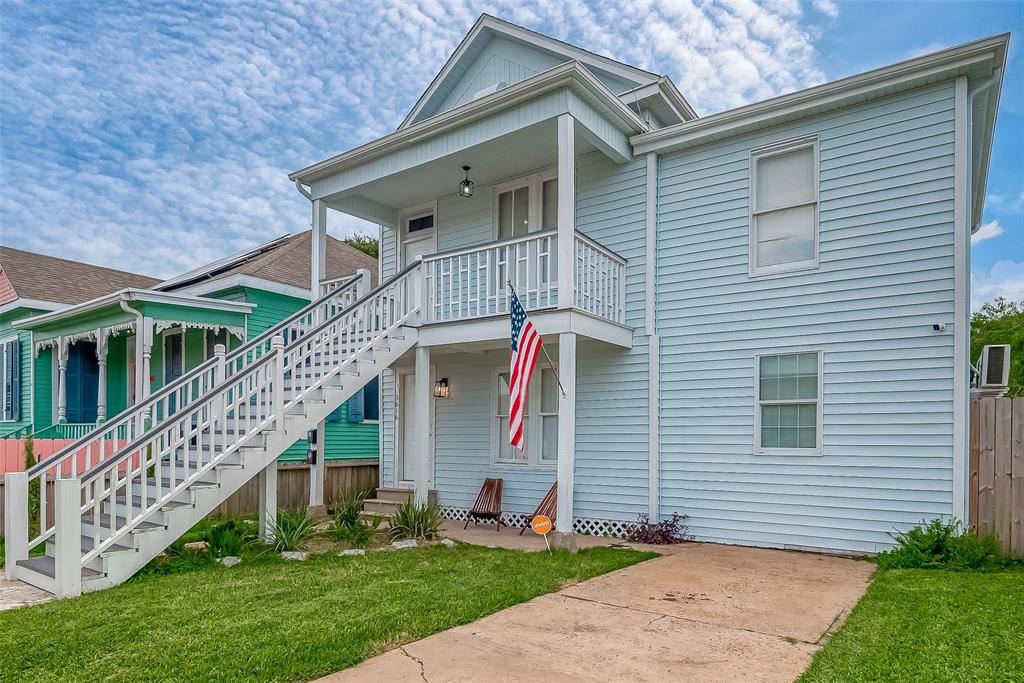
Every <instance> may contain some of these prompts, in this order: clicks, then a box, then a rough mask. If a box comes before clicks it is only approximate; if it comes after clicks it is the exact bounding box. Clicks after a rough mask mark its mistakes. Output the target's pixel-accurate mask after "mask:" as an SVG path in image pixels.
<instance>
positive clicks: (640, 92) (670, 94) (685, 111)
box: [619, 76, 697, 121]
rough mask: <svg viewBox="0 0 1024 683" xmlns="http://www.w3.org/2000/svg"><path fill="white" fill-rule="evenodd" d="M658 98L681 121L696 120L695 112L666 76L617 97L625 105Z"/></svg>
mask: <svg viewBox="0 0 1024 683" xmlns="http://www.w3.org/2000/svg"><path fill="white" fill-rule="evenodd" d="M658 96H660V97H661V99H662V100H663V101H664V102H665V104H666V105H668V107H669V109H671V110H672V111H673V112H675V114H676V116H678V117H679V119H680V120H681V121H692V120H694V119H696V118H697V112H695V111H694V110H693V107H691V106H690V103H689V102H687V101H686V99H685V98H684V97H683V95H682V93H680V92H679V90H678V88H676V86H675V84H674V83H673V82H672V79H670V78H669V77H667V76H662V77H661V78H659V79H658V81H657V82H656V83H648V84H647V85H641V86H639V87H637V88H634V89H632V90H627V91H626V92H624V93H622V94H621V95H619V99H620V100H622V101H623V102H625V103H626V104H627V105H629V104H630V101H631V100H633V101H642V100H646V99H650V98H652V97H658Z"/></svg>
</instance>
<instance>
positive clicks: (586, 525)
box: [441, 505, 631, 538]
mask: <svg viewBox="0 0 1024 683" xmlns="http://www.w3.org/2000/svg"><path fill="white" fill-rule="evenodd" d="M441 514H442V515H443V516H444V518H445V519H453V520H455V521H458V522H465V521H466V518H467V517H468V516H469V510H468V509H467V508H457V507H451V506H449V505H442V506H441ZM485 523H487V524H489V523H490V522H485ZM501 523H502V524H505V525H506V526H510V527H524V526H527V525H528V524H529V523H530V520H529V518H528V515H526V514H524V513H522V512H502V513H501ZM630 524H631V522H621V521H618V520H614V519H588V518H585V517H576V518H575V519H573V520H572V530H573V531H575V532H576V533H578V534H586V535H588V536H614V537H616V538H625V537H626V527H628V526H629V525H630Z"/></svg>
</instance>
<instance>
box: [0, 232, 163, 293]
mask: <svg viewBox="0 0 1024 683" xmlns="http://www.w3.org/2000/svg"><path fill="white" fill-rule="evenodd" d="M0 270H2V271H3V273H4V275H6V277H7V280H8V281H9V283H10V287H9V288H5V290H4V295H5V296H4V297H3V298H2V299H0V304H6V303H10V302H11V301H14V300H15V299H26V300H32V301H38V302H53V303H60V304H80V303H82V302H85V301H90V300H92V299H95V298H97V297H100V296H103V295H105V294H110V293H111V292H116V291H117V290H119V289H124V288H126V287H135V288H140V289H144V288H146V287H150V286H152V285H155V284H156V283H158V282H160V280H158V279H156V278H152V277H148V276H146V275H139V274H137V273H129V272H127V271H123V270H114V269H113V268H104V267H103V266H94V265H92V264H89V263H81V262H79V261H71V260H68V259H62V258H57V257H56V256H47V255H46V254H37V253H35V252H31V251H24V250H22V249H14V248H13V247H4V246H0Z"/></svg>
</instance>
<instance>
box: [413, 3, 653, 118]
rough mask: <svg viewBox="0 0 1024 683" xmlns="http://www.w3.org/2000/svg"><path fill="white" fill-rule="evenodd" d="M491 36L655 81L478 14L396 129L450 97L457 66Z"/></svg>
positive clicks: (593, 67)
mask: <svg viewBox="0 0 1024 683" xmlns="http://www.w3.org/2000/svg"><path fill="white" fill-rule="evenodd" d="M495 36H502V37H504V38H509V39H511V40H514V41H517V42H521V43H526V44H528V45H530V47H532V48H534V49H537V50H541V51H543V52H547V53H549V54H554V55H557V56H559V57H562V58H564V59H566V60H567V61H577V62H579V63H581V64H583V65H585V66H586V67H587V68H589V69H590V70H591V71H595V72H604V73H608V74H611V75H614V76H617V77H619V78H622V79H625V80H628V81H631V82H633V83H635V84H636V85H637V86H642V85H647V84H650V83H655V82H657V80H658V78H659V76H658V74H655V73H651V72H650V71H645V70H644V69H640V68H638V67H635V66H631V65H629V64H626V63H624V62H619V61H616V60H614V59H611V58H609V57H604V56H601V55H599V54H595V53H593V52H590V51H589V50H584V49H583V48H580V47H577V46H575V45H571V44H569V43H566V42H564V41H561V40H557V39H555V38H551V37H549V36H546V35H544V34H542V33H537V32H536V31H531V30H530V29H528V28H524V27H522V26H519V25H517V24H513V23H511V22H508V21H504V20H503V19H499V18H497V17H493V16H491V15H489V14H481V15H480V17H479V18H478V19H477V20H476V23H474V24H473V26H472V28H470V30H469V33H467V34H466V37H465V38H463V39H462V42H461V43H459V45H458V47H456V48H455V51H454V52H453V53H452V55H451V56H450V57H449V58H448V61H447V62H445V64H444V66H443V67H441V70H440V71H439V72H438V73H437V75H436V76H434V79H433V80H432V81H431V82H430V85H429V86H427V89H426V90H424V91H423V94H422V95H420V97H419V99H418V100H416V104H415V105H413V108H412V110H411V111H410V112H409V113H408V114H407V115H406V117H405V119H403V120H402V123H401V124H400V125H399V126H398V130H402V129H403V128H406V127H408V126H410V125H412V124H413V123H414V122H415V121H416V120H417V116H418V115H419V114H420V113H421V112H423V110H425V109H429V105H438V104H440V102H441V101H443V100H444V98H445V97H447V96H448V95H449V94H451V90H452V89H453V88H454V87H455V85H456V82H457V81H458V80H459V78H460V77H461V76H462V74H461V73H459V72H458V67H459V65H460V64H468V63H471V62H472V61H473V60H474V59H475V58H476V57H477V56H479V54H480V52H481V51H482V50H483V49H484V47H485V46H486V45H487V43H489V42H490V40H491V38H493V37H495ZM616 94H618V93H616Z"/></svg>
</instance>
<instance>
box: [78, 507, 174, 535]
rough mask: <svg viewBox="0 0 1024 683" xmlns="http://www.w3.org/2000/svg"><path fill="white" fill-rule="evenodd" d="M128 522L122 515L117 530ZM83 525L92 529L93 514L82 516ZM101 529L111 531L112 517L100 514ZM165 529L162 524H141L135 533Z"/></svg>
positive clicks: (118, 517) (137, 526)
mask: <svg viewBox="0 0 1024 683" xmlns="http://www.w3.org/2000/svg"><path fill="white" fill-rule="evenodd" d="M127 523H128V520H127V519H126V518H124V517H122V516H120V515H118V516H117V528H118V529H120V528H122V527H123V526H124V525H125V524H127ZM82 524H83V525H85V526H89V527H92V512H91V511H90V512H86V513H85V514H83V515H82ZM100 528H101V529H110V515H109V514H107V513H106V512H104V513H101V514H100ZM163 528H164V526H163V525H162V524H155V523H153V522H139V524H138V525H136V527H135V532H138V533H140V534H141V533H147V532H150V531H160V530H162V529H163Z"/></svg>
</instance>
